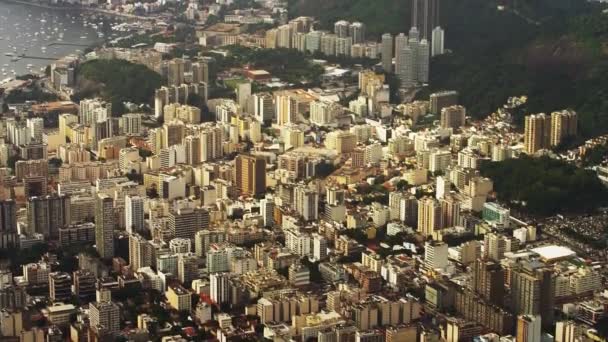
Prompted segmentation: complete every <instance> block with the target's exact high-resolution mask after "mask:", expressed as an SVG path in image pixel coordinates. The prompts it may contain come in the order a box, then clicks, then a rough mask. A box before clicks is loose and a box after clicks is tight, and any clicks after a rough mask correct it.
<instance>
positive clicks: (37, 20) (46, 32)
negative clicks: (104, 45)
mask: <svg viewBox="0 0 608 342" xmlns="http://www.w3.org/2000/svg"><path fill="white" fill-rule="evenodd" d="M100 39H101V38H99V37H98V34H97V29H96V28H95V27H92V25H91V19H90V18H87V17H86V16H84V15H82V14H81V13H80V12H77V11H65V10H58V9H48V8H39V7H34V6H29V5H24V4H17V3H8V2H2V1H1V0H0V80H2V79H5V78H7V77H14V76H15V75H21V74H26V73H28V72H32V71H40V70H41V68H44V67H46V66H47V65H49V64H51V63H52V62H53V61H52V60H46V59H38V58H35V57H46V58H55V59H56V58H60V57H63V56H65V55H69V54H71V53H74V52H77V51H78V50H80V51H83V50H84V49H85V48H86V46H88V45H91V44H92V43H94V42H96V41H99V40H100ZM11 55H12V56H11ZM20 55H25V56H23V57H19V59H18V60H17V57H16V56H20Z"/></svg>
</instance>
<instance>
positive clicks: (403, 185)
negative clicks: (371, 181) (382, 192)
mask: <svg viewBox="0 0 608 342" xmlns="http://www.w3.org/2000/svg"><path fill="white" fill-rule="evenodd" d="M408 185H409V184H407V181H406V180H405V179H400V180H399V181H398V182H397V185H396V187H397V190H399V191H403V190H405V189H407V187H408Z"/></svg>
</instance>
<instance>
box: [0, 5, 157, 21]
mask: <svg viewBox="0 0 608 342" xmlns="http://www.w3.org/2000/svg"><path fill="white" fill-rule="evenodd" d="M0 2H7V3H13V4H19V5H25V6H32V7H38V8H44V9H48V10H58V11H78V12H88V13H95V14H104V15H108V16H113V17H119V18H124V19H131V20H133V19H136V20H145V21H155V20H156V18H150V17H142V16H139V15H134V14H127V13H120V12H115V11H110V10H105V9H101V8H92V7H83V6H63V5H61V6H53V5H47V4H41V3H38V2H33V1H24V0H0Z"/></svg>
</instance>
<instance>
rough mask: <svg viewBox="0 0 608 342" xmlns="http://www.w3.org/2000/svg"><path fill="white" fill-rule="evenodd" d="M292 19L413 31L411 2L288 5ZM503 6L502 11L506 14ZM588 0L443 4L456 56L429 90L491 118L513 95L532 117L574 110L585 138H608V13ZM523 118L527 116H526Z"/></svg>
mask: <svg viewBox="0 0 608 342" xmlns="http://www.w3.org/2000/svg"><path fill="white" fill-rule="evenodd" d="M289 3H290V7H289V8H290V15H291V16H298V15H312V16H315V17H317V18H319V20H320V25H319V26H320V28H325V29H329V28H331V27H332V24H333V22H334V21H336V20H338V19H348V20H359V21H362V22H365V23H366V24H367V25H368V32H369V34H370V35H371V36H372V37H379V36H380V35H381V34H382V33H384V32H391V33H398V32H407V31H408V29H409V26H410V18H411V14H410V1H409V0H374V1H369V0H289ZM499 6H500V8H499ZM601 6H603V5H600V4H598V3H595V2H587V1H583V0H444V1H441V20H440V21H441V26H442V27H443V28H444V29H445V30H446V47H447V48H449V49H451V50H452V51H453V53H452V54H449V55H444V56H441V57H438V58H435V59H433V61H432V65H431V81H430V87H429V89H427V90H426V91H425V92H422V93H421V94H420V96H422V97H424V96H426V95H427V94H428V93H429V92H432V91H435V90H439V89H456V90H459V91H460V93H461V102H462V103H463V104H464V105H466V106H467V108H468V111H469V113H470V114H471V115H474V116H476V117H484V116H486V115H488V114H489V113H491V112H492V111H494V110H495V109H496V108H497V107H498V106H500V105H502V104H503V103H504V102H505V100H506V99H507V98H508V97H509V96H513V95H523V94H527V95H529V98H530V100H529V104H528V108H527V112H528V113H534V112H550V111H552V110H556V109H561V108H565V107H571V108H574V109H575V110H577V111H578V112H579V114H580V117H581V125H580V127H581V133H582V135H583V136H585V137H587V136H593V135H597V134H600V133H605V132H608V61H607V60H608V58H606V57H608V56H607V55H608V15H606V14H603V13H602V8H601ZM519 119H520V120H521V118H519Z"/></svg>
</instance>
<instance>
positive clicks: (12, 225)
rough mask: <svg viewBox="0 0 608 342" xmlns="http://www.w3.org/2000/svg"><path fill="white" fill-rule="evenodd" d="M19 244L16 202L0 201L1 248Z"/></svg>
mask: <svg viewBox="0 0 608 342" xmlns="http://www.w3.org/2000/svg"><path fill="white" fill-rule="evenodd" d="M16 244H17V207H16V204H15V201H14V200H12V199H7V200H3V201H0V248H9V247H13V246H16Z"/></svg>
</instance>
